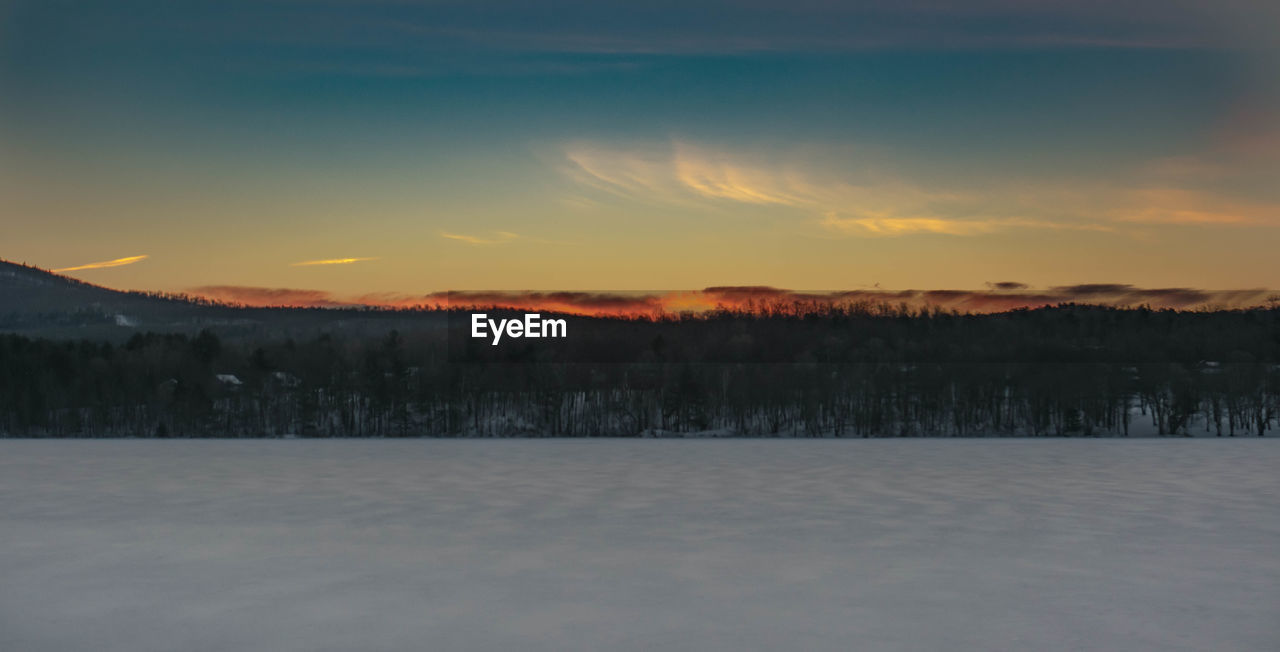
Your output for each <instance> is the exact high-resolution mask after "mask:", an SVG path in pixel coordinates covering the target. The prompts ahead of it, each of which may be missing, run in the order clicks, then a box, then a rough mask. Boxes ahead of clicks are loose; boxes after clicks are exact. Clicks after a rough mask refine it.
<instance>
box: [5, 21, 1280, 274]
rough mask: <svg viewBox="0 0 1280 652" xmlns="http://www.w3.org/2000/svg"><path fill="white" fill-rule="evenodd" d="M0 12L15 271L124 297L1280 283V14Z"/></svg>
mask: <svg viewBox="0 0 1280 652" xmlns="http://www.w3.org/2000/svg"><path fill="white" fill-rule="evenodd" d="M1268 4H1269V3H1261V2H1244V1H1241V0H1227V1H1226V2H1214V3H1209V2H1195V3H1192V2H1185V1H1179V0H1175V1H1172V2H1171V1H1168V0H1160V1H1157V0H1117V1H1112V2H1093V1H1079V0H1074V1H1068V0H1030V1H1015V0H974V1H972V2H965V3H947V2H939V1H936V0H900V1H895V2H819V1H815V0H789V1H784V2H776V1H771V0H770V1H766V0H734V1H727V0H726V1H690V0H686V1H684V2H666V1H662V0H659V1H651V2H643V3H638V2H617V1H614V0H592V1H577V0H546V1H544V2H538V3H530V2H517V1H506V0H503V1H494V0H469V1H465V2H450V1H418V2H414V1H411V0H402V1H387V2H379V1H376V0H375V1H367V2H348V1H342V0H330V1H325V2H304V1H301V0H289V1H274V2H273V1H265V2H241V1H238V0H227V1H223V2H171V1H167V2H137V1H131V0H119V1H115V2H92V1H90V2H74V3H72V2H58V1H43V2H12V1H5V0H0V258H4V259H7V260H11V261H17V262H26V263H29V264H33V265H38V266H40V267H44V268H47V269H58V270H65V271H64V272H62V273H66V274H68V275H72V276H75V277H77V278H80V279H83V280H86V281H90V282H93V283H97V284H101V285H105V286H108V287H115V288H122V289H141V290H157V291H169V292H194V293H197V294H200V293H203V294H206V295H209V294H211V293H212V292H213V290H210V288H216V289H217V292H218V293H221V294H219V296H221V297H222V298H231V299H234V298H235V297H236V296H237V294H236V293H237V292H240V293H242V294H243V295H244V296H249V295H251V294H252V293H253V292H258V293H261V292H264V291H277V292H278V291H284V290H290V291H292V290H305V291H314V292H318V293H322V294H323V296H326V297H340V298H343V297H346V298H349V297H360V296H371V295H374V294H376V293H382V294H381V295H380V296H401V295H410V296H412V295H414V294H417V293H430V292H440V291H446V290H545V291H551V290H597V291H606V290H609V291H623V290H654V289H665V290H685V289H699V288H706V287H713V286H714V287H720V286H771V287H776V288H791V289H796V290H868V289H877V288H879V289H893V290H905V289H918V290H937V289H982V288H990V287H993V286H992V285H990V284H995V283H1017V284H1022V285H1024V286H1026V288H1028V289H1029V290H1036V289H1042V288H1062V287H1074V286H1080V285H1088V284H1112V285H1117V286H1119V285H1123V286H1126V287H1136V288H1145V289H1161V288H1184V289H1186V288H1189V289H1194V290H1200V289H1209V290H1233V289H1252V288H1280V257H1277V256H1276V255H1275V250H1276V248H1277V247H1276V245H1277V244H1278V243H1280V183H1277V181H1278V180H1280V39H1278V38H1277V37H1276V36H1275V34H1276V33H1277V31H1276V30H1277V28H1280V10H1277V9H1276V8H1273V7H1271V6H1268Z"/></svg>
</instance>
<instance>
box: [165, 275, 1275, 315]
mask: <svg viewBox="0 0 1280 652" xmlns="http://www.w3.org/2000/svg"><path fill="white" fill-rule="evenodd" d="M988 288H989V289H987V290H897V291H895V290H880V289H868V290H845V291H836V292H798V291H794V290H785V289H779V288H773V287H768V286H740V287H739V286H724V287H709V288H706V289H703V290H691V291H670V292H656V293H622V292H619V293H611V292H435V293H431V294H424V295H394V294H368V295H362V296H359V297H352V298H345V299H344V298H339V297H335V296H333V295H332V294H330V293H328V292H323V291H319V290H299V289H288V288H254V287H239V286H205V287H199V288H193V289H192V290H190V294H192V295H194V296H198V297H202V298H206V299H210V300H214V301H219V302H223V303H229V304H235V305H244V306H252V307H276V306H278V307H321V308H331V307H349V306H370V307H377V308H434V309H444V308H486V309H493V308H505V309H510V310H524V311H530V312H532V311H541V312H557V313H565V314H574V315H588V316H596V317H628V318H645V319H657V318H663V317H668V316H674V315H679V314H683V313H695V314H697V313H706V312H709V311H713V310H718V309H726V310H732V311H742V312H751V313H757V314H767V313H781V314H804V313H808V312H816V311H821V310H823V309H825V308H828V307H833V306H851V305H892V306H897V305H907V306H910V307H914V308H932V307H936V308H942V309H945V310H957V311H960V312H978V313H983V312H1002V311H1007V310H1014V309H1018V308H1039V307H1044V306H1053V305H1058V304H1062V303H1084V304H1091V305H1102V306H1112V307H1137V306H1144V305H1145V306H1149V307H1152V308H1157V309H1160V308H1169V309H1179V310H1186V309H1199V308H1205V309H1208V308H1226V309H1231V308H1247V307H1253V306H1259V305H1265V304H1266V303H1267V302H1268V301H1269V300H1273V299H1274V297H1275V296H1276V295H1275V294H1274V293H1272V292H1270V291H1267V290H1263V289H1249V290H1202V289H1195V288H1139V287H1134V286H1132V285H1129V284H1121V283H1101V284H1084V285H1068V286H1057V287H1052V288H1048V289H1044V290H1032V289H1029V288H1028V287H1027V286H1026V285H1025V284H1022V283H1017V282H1013V281H1003V282H999V283H990V284H988Z"/></svg>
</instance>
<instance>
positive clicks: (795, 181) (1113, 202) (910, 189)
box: [562, 141, 1280, 237]
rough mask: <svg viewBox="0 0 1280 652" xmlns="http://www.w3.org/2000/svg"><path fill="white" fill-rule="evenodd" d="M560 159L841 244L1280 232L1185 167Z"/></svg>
mask: <svg viewBox="0 0 1280 652" xmlns="http://www.w3.org/2000/svg"><path fill="white" fill-rule="evenodd" d="M564 155H565V160H566V161H567V164H566V165H565V166H564V167H563V168H562V169H563V172H564V173H565V174H566V175H567V176H568V177H569V178H570V179H572V180H574V181H576V182H577V183H579V184H580V185H581V186H583V187H584V189H587V188H589V189H594V190H597V191H600V192H604V193H608V194H609V195H612V196H613V197H615V198H622V199H626V200H629V201H635V202H639V203H648V204H662V205H671V206H680V207H684V208H691V209H696V210H704V211H705V210H715V209H717V208H726V207H732V206H735V205H736V206H742V207H748V206H756V207H764V208H769V209H772V210H773V211H774V214H775V215H776V216H777V217H778V219H780V220H790V221H792V222H795V223H799V224H807V225H809V228H813V227H817V228H818V229H820V230H822V231H824V232H825V233H827V234H829V235H834V236H841V237H850V236H855V237H901V236H912V235H920V234H939V235H948V236H957V237H971V236H982V235H987V234H992V233H998V232H1004V231H1011V230H1037V229H1038V230H1072V231H1093V232H1099V233H1131V234H1135V235H1136V234H1139V233H1140V231H1139V229H1141V228H1143V227H1147V226H1154V225H1181V226H1203V227H1210V226H1280V206H1277V205H1276V204H1274V203H1268V202H1263V201H1245V200H1242V199H1237V198H1233V197H1232V196H1230V195H1229V194H1222V193H1217V192H1214V191H1213V190H1211V189H1209V188H1205V187H1201V185H1202V184H1201V185H1197V183H1196V182H1197V181H1203V180H1202V179H1171V178H1166V176H1167V175H1169V174H1172V173H1175V172H1176V173H1177V174H1180V175H1187V174H1192V173H1195V172H1200V171H1201V170H1199V169H1197V168H1196V167H1195V166H1191V165H1189V161H1190V159H1188V160H1176V161H1169V160H1165V161H1160V162H1156V163H1155V164H1153V165H1149V166H1146V167H1144V168H1140V169H1137V170H1135V171H1134V172H1133V174H1132V175H1131V176H1130V177H1129V178H1127V179H1126V178H1117V179H1115V180H1110V181H1092V182H1082V181H1079V180H1071V179H1061V180H1055V179H1048V180H1042V181H1034V180H1025V179H1023V180H1019V181H1018V182H1017V183H1014V182H1013V181H1009V182H1000V181H993V182H990V183H988V184H984V185H972V186H968V187H965V188H964V189H963V190H954V189H950V188H946V187H939V186H937V185H934V184H930V183H927V182H925V181H921V180H916V179H913V178H911V177H909V176H905V175H902V174H897V173H892V172H888V171H887V170H889V169H890V168H891V167H892V166H888V165H876V163H875V162H874V161H867V162H864V163H863V164H862V165H861V167H859V165H857V164H856V162H854V163H853V164H849V162H846V164H845V165H837V166H830V165H828V166H822V165H817V164H816V163H814V162H813V161H812V160H800V161H798V162H785V161H784V162H778V161H776V160H774V161H770V160H769V159H768V158H765V157H759V156H750V155H742V154H740V153H735V152H731V151H725V150H717V149H714V148H710V147H705V146H695V145H692V144H689V143H687V142H680V141H676V142H673V143H671V144H670V145H669V146H667V147H652V146H651V147H632V148H616V149H610V148H608V147H605V146H601V145H593V144H583V143H577V144H573V145H570V146H568V147H566V148H565V151H564ZM1192 162H1193V161H1192ZM833 170H840V172H839V173H836V172H833ZM836 174H839V175H840V176H834V175H836ZM1162 175H1166V176H1162ZM614 201H616V199H614Z"/></svg>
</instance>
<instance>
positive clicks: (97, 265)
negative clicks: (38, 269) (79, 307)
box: [52, 256, 147, 272]
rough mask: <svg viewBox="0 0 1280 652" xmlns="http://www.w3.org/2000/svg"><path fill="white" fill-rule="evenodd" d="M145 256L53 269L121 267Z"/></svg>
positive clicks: (68, 270)
mask: <svg viewBox="0 0 1280 652" xmlns="http://www.w3.org/2000/svg"><path fill="white" fill-rule="evenodd" d="M145 258H147V256H129V257H127V258H117V259H115V260H104V261H102V262H100V263H89V264H87V265H77V266H75V267H63V268H62V269H55V270H52V271H55V272H78V271H80V270H82V269H103V268H105V267H120V266H122V265H132V264H134V263H136V262H138V261H140V260H143V259H145Z"/></svg>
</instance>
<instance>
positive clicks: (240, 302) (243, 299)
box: [187, 285, 353, 308]
mask: <svg viewBox="0 0 1280 652" xmlns="http://www.w3.org/2000/svg"><path fill="white" fill-rule="evenodd" d="M187 293H188V294H190V295H192V296H195V297H200V298H202V299H208V300H210V301H217V302H219V303H227V304H231V305H237V306H248V307H254V308H266V307H289V308H336V307H339V306H344V305H353V304H351V303H343V302H340V301H335V300H334V299H333V298H332V297H331V296H330V294H329V293H328V292H324V291H322V290H296V289H291V288H258V287H245V286H239V285H205V286H202V287H196V288H191V289H190V290H188V291H187Z"/></svg>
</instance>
